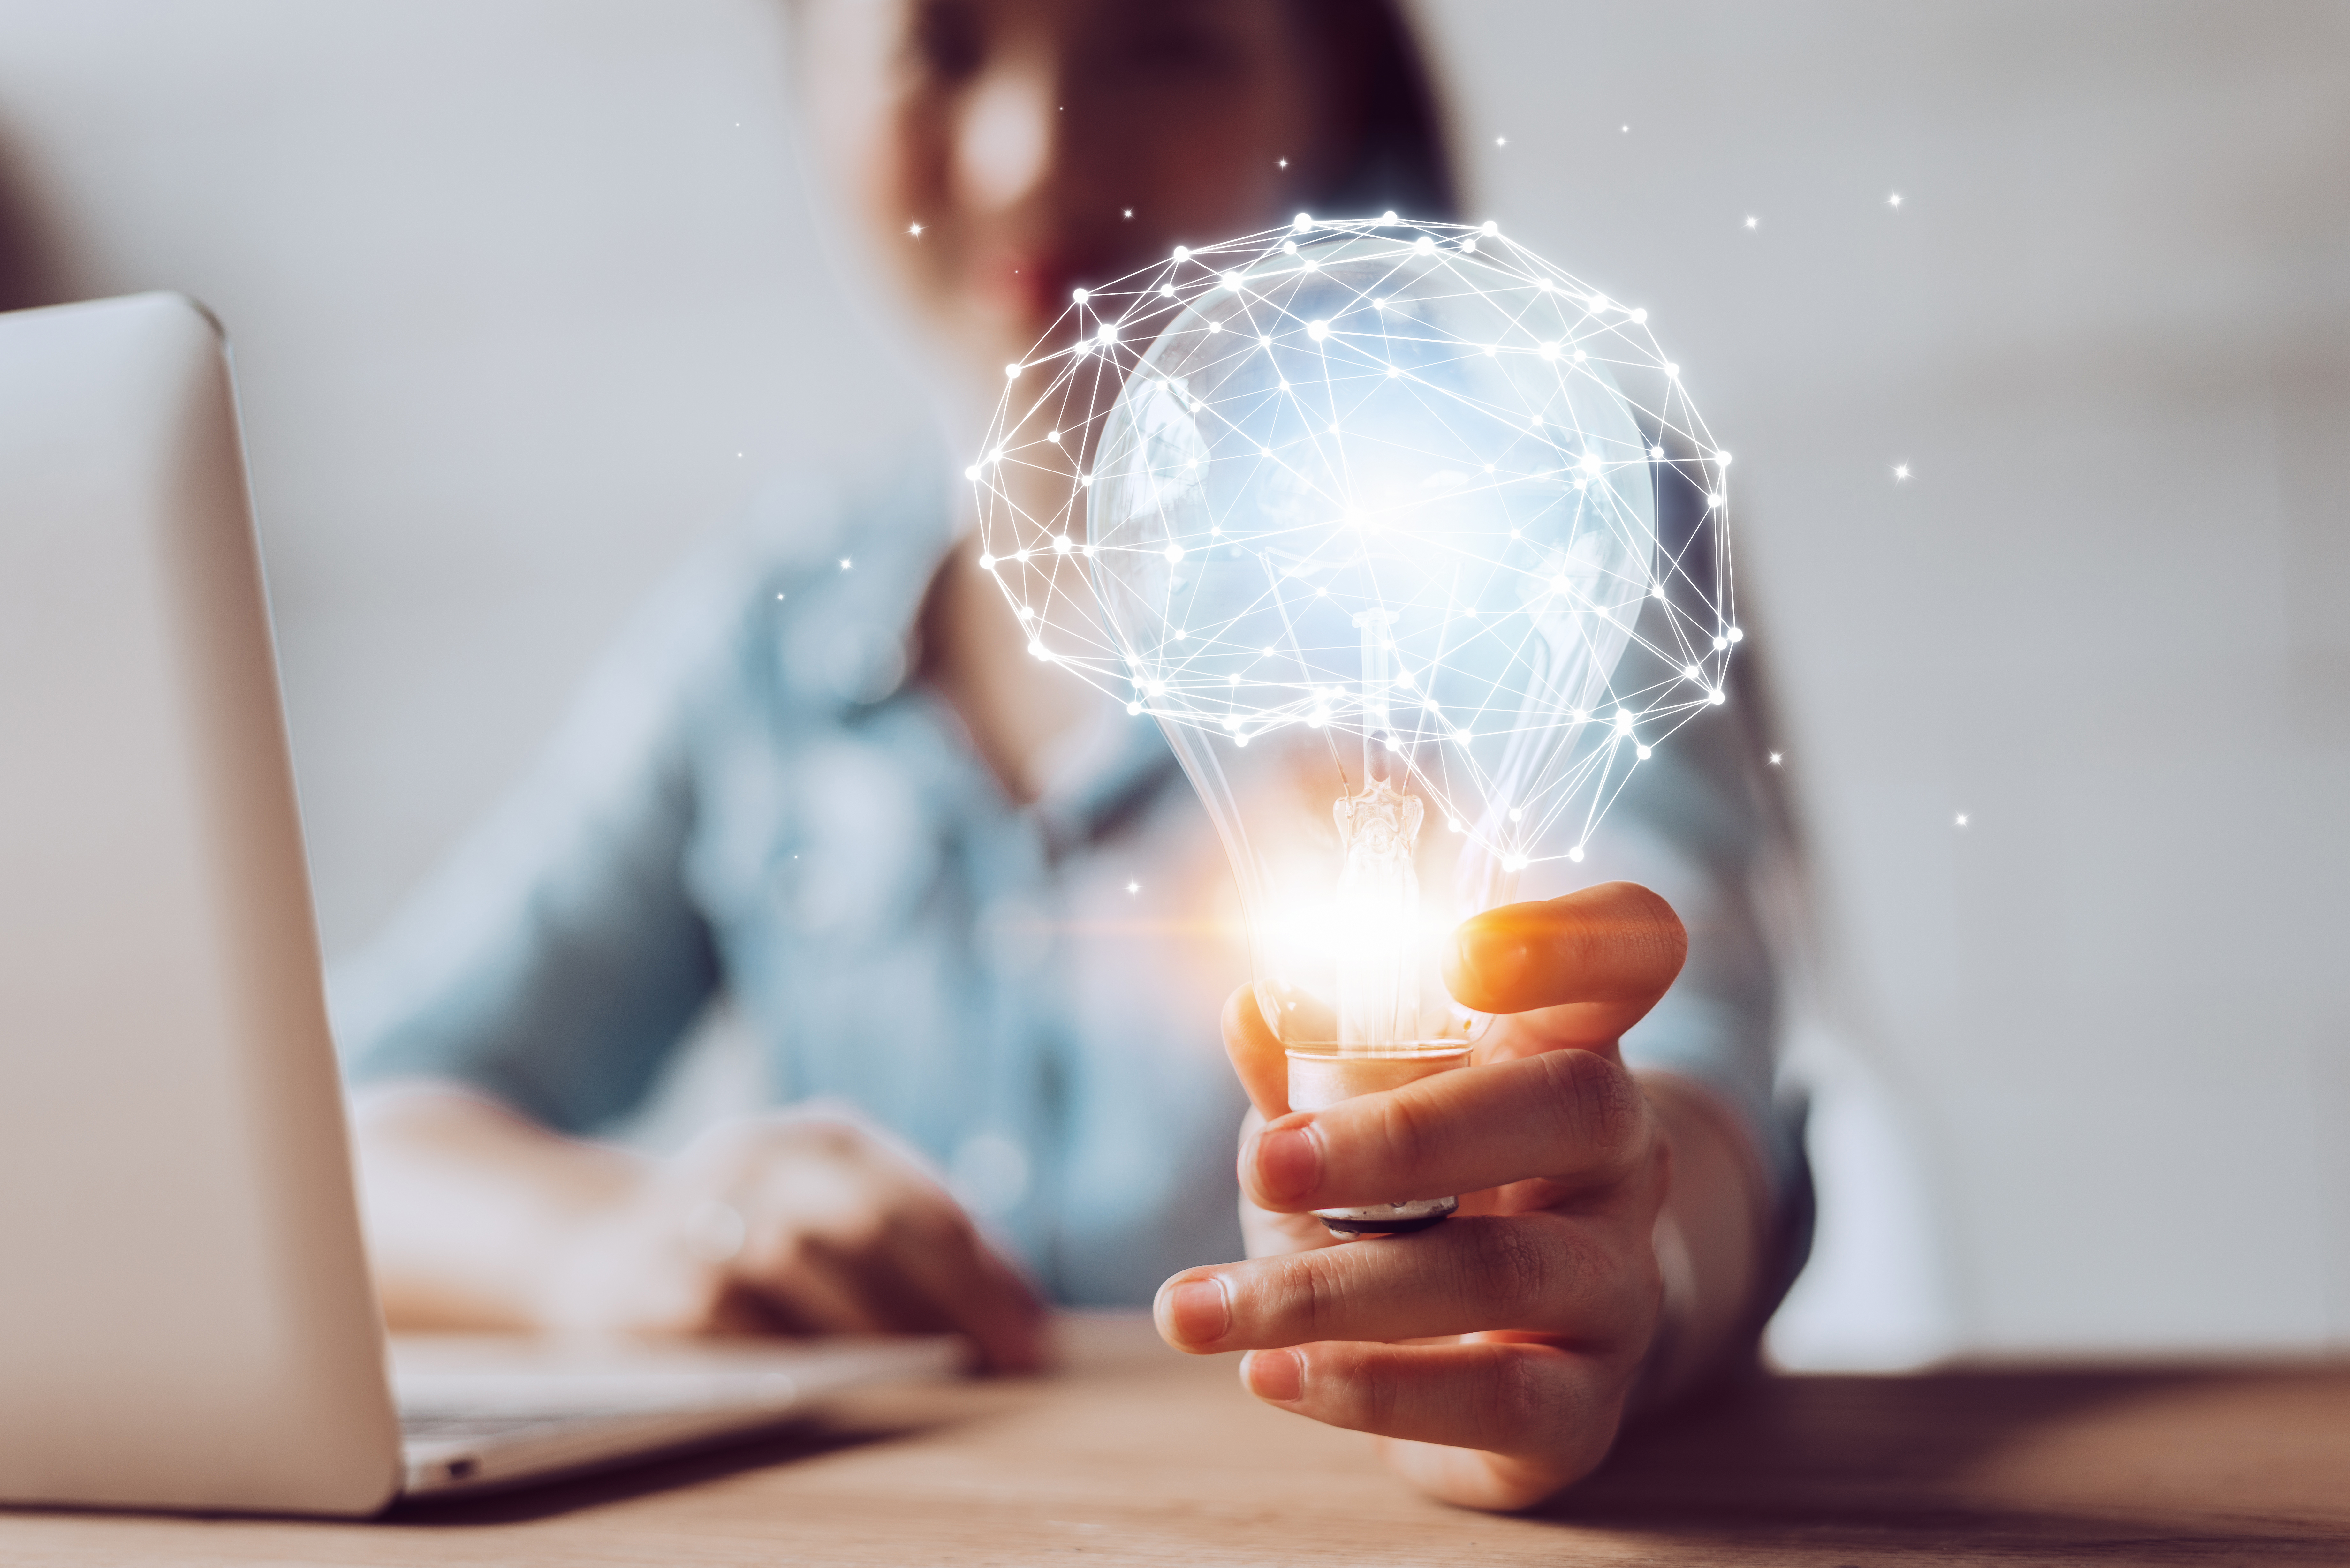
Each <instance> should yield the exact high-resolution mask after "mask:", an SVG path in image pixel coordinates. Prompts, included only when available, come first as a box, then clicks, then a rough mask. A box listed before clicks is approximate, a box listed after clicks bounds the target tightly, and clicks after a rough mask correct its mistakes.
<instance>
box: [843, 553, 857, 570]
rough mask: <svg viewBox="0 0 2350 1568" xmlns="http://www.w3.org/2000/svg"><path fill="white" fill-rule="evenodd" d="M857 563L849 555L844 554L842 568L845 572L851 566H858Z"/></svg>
mask: <svg viewBox="0 0 2350 1568" xmlns="http://www.w3.org/2000/svg"><path fill="white" fill-rule="evenodd" d="M856 565H857V563H856V562H855V561H853V560H851V559H849V558H848V557H847V556H842V557H841V558H840V569H841V570H842V571H844V572H845V571H847V570H848V569H849V568H850V567H852V566H856Z"/></svg>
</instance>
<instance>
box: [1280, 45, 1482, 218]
mask: <svg viewBox="0 0 2350 1568" xmlns="http://www.w3.org/2000/svg"><path fill="white" fill-rule="evenodd" d="M1288 5H1289V8H1290V18H1291V23H1292V26H1295V29H1296V34H1297V36H1298V38H1299V40H1300V41H1301V42H1302V43H1304V44H1305V46H1306V47H1309V48H1312V49H1313V50H1314V51H1315V53H1316V54H1317V55H1318V56H1319V57H1320V58H1321V59H1322V60H1323V61H1324V62H1325V65H1326V69H1327V70H1328V71H1329V73H1330V76H1329V79H1330V82H1331V84H1332V86H1333V88H1334V90H1333V92H1332V94H1331V98H1332V100H1333V103H1332V108H1333V110H1334V113H1335V115H1336V117H1337V118H1338V119H1339V122H1340V124H1341V125H1342V127H1343V128H1344V129H1345V130H1346V131H1347V132H1349V133H1350V134H1347V135H1344V136H1341V137H1339V138H1338V139H1337V142H1336V144H1337V146H1338V147H1339V148H1340V149H1342V150H1343V151H1342V152H1341V155H1340V159H1339V161H1338V164H1337V166H1336V168H1334V169H1332V170H1331V171H1329V178H1328V179H1327V180H1326V182H1315V184H1314V185H1313V186H1311V187H1309V190H1310V192H1311V194H1310V196H1309V197H1308V205H1309V208H1311V207H1315V206H1318V207H1319V208H1320V209H1321V210H1322V211H1324V212H1326V213H1334V214H1335V213H1346V214H1350V215H1351V214H1356V213H1379V212H1386V211H1388V210H1389V209H1392V210H1394V211H1395V212H1397V213H1401V214H1402V215H1403V216H1405V217H1407V218H1435V219H1443V220H1449V219H1455V218H1457V217H1458V216H1459V215H1460V196H1459V192H1458V191H1457V190H1456V188H1455V186H1454V184H1453V179H1452V157H1451V149H1450V148H1449V147H1448V146H1447V144H1446V143H1447V138H1446V136H1445V133H1444V117H1443V113H1442V110H1441V109H1440V107H1439V105H1438V103H1437V99H1436V89H1435V87H1434V85H1433V84H1432V82H1431V81H1430V78H1429V73H1428V66H1427V62H1426V61H1425V60H1424V59H1423V58H1422V57H1421V55H1420V49H1419V39H1418V38H1416V37H1415V36H1413V34H1412V28H1411V24H1410V23H1409V21H1407V20H1406V19H1405V17H1404V14H1403V7H1402V5H1401V4H1400V0H1288Z"/></svg>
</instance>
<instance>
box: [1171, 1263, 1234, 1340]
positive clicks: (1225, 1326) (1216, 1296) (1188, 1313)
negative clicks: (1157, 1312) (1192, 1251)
mask: <svg viewBox="0 0 2350 1568" xmlns="http://www.w3.org/2000/svg"><path fill="white" fill-rule="evenodd" d="M1167 1326H1168V1327H1169V1328H1170V1329H1171V1330H1173V1331H1174V1334H1175V1337H1176V1338H1178V1339H1180V1340H1181V1341H1182V1342H1183V1343H1184V1344H1186V1345H1213V1344H1214V1343H1215V1342H1216V1341H1218V1340H1220V1339H1222V1338H1223V1337H1224V1334H1225V1332H1226V1331H1227V1330H1229V1329H1230V1328H1231V1327H1232V1302H1231V1299H1230V1298H1229V1297H1227V1296H1226V1295H1225V1293H1224V1282H1223V1281H1222V1279H1221V1278H1219V1277H1218V1276H1216V1275H1213V1274H1211V1275H1209V1276H1208V1277H1207V1278H1206V1279H1204V1280H1186V1281H1184V1282H1182V1283H1181V1284H1180V1285H1177V1286H1176V1287H1175V1288H1174V1289H1172V1290H1170V1291H1169V1292H1168V1293H1167Z"/></svg>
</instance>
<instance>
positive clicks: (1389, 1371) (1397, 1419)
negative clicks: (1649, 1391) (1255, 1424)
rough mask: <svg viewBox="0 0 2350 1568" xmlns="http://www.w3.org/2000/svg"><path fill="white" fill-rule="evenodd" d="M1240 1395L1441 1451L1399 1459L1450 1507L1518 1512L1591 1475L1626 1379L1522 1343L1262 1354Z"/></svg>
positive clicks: (1246, 1371)
mask: <svg viewBox="0 0 2350 1568" xmlns="http://www.w3.org/2000/svg"><path fill="white" fill-rule="evenodd" d="M1241 1383H1242V1386H1243V1387H1245V1388H1247V1389H1248V1391H1249V1392H1250V1393H1252V1394H1253V1395H1255V1396H1256V1397H1258V1398H1260V1399H1263V1400H1264V1401H1265V1402H1266V1403H1267V1404H1270V1405H1278V1406H1280V1407H1282V1408H1283V1409H1284V1410H1294V1411H1295V1412H1296V1413H1297V1414H1299V1415H1301V1416H1308V1417H1312V1418H1313V1419H1315V1420H1316V1421H1321V1422H1325V1423H1326V1424H1327V1425H1330V1426H1333V1427H1346V1428H1352V1429H1353V1430H1356V1431H1358V1432H1376V1433H1378V1434H1379V1435H1380V1436H1382V1437H1387V1438H1404V1439H1407V1440H1409V1441H1410V1442H1413V1443H1426V1444H1435V1445H1440V1446H1441V1447H1442V1448H1444V1449H1451V1450H1453V1451H1454V1452H1455V1453H1456V1454H1457V1455H1458V1456H1459V1457H1458V1458H1457V1459H1440V1458H1439V1457H1438V1456H1419V1455H1414V1456H1408V1457H1406V1462H1407V1463H1411V1464H1415V1465H1416V1466H1417V1467H1418V1468H1419V1469H1420V1471H1421V1472H1422V1473H1423V1474H1424V1475H1425V1476H1426V1477H1427V1479H1428V1480H1430V1482H1431V1483H1432V1484H1436V1485H1438V1486H1440V1488H1441V1490H1440V1492H1439V1495H1440V1496H1444V1497H1445V1498H1446V1499H1447V1500H1448V1501H1454V1502H1461V1503H1465V1504H1467V1505H1469V1506H1471V1507H1477V1508H1523V1507H1526V1506H1527V1505H1528V1504H1530V1503H1534V1502H1539V1501H1541V1500H1542V1499H1543V1498H1544V1497H1547V1496H1548V1495H1549V1494H1550V1493H1552V1492H1554V1491H1555V1490H1558V1489H1559V1488H1560V1487H1562V1486H1565V1485H1566V1484H1567V1483H1568V1482H1569V1481H1572V1480H1577V1479H1579V1478H1580V1477H1582V1476H1584V1475H1586V1474H1587V1473H1589V1472H1590V1471H1591V1470H1592V1469H1594V1468H1595V1467H1596V1466H1597V1465H1598V1463H1599V1461H1600V1460H1601V1459H1605V1458H1607V1449H1608V1448H1609V1446H1610V1445H1611V1444H1613V1443H1614V1441H1615V1439H1616V1428H1617V1425H1618V1423H1619V1422H1620V1421H1621V1420H1622V1418H1623V1409H1624V1390H1625V1387H1626V1385H1627V1378H1626V1373H1625V1370H1624V1368H1623V1367H1621V1366H1617V1365H1616V1364H1614V1363H1613V1362H1610V1361H1607V1360H1601V1359H1597V1358H1594V1357H1591V1356H1587V1355H1578V1354H1576V1353H1575V1352H1574V1351H1570V1350H1563V1349H1561V1348H1559V1347H1558V1346H1556V1345H1539V1344H1530V1343H1526V1342H1523V1341H1517V1342H1512V1341H1491V1340H1487V1341H1477V1342H1472V1343H1470V1344H1465V1345H1365V1344H1359V1343H1355V1342H1349V1341H1336V1342H1332V1343H1328V1344H1321V1345H1298V1346H1296V1347H1295V1348H1293V1349H1288V1350H1259V1351H1253V1352H1252V1353H1250V1354H1249V1355H1246V1356H1243V1358H1242V1360H1241Z"/></svg>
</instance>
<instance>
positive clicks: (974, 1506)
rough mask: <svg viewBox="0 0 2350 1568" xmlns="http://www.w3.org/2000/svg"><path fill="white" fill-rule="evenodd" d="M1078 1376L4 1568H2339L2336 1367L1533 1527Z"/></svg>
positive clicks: (1821, 1465)
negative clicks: (1268, 1567)
mask: <svg viewBox="0 0 2350 1568" xmlns="http://www.w3.org/2000/svg"><path fill="white" fill-rule="evenodd" d="M1068 1341H1069V1348H1070V1352H1071V1354H1070V1362H1071V1366H1070V1370H1069V1371H1068V1372H1067V1373H1066V1374H1065V1375H1064V1376H1059V1377H1056V1378H1052V1379H1044V1380H1037V1381H1032V1382H1022V1383H1009V1382H1006V1383H967V1384H959V1385H954V1386H934V1387H929V1388H920V1389H912V1388H908V1389H897V1390H891V1391H886V1392H875V1393H873V1394H870V1395H867V1396H864V1397H860V1398H858V1400H856V1401H855V1402H854V1403H853V1404H849V1405H846V1406H843V1407H841V1408H840V1410H839V1411H838V1414H837V1417H836V1418H835V1419H834V1420H833V1421H832V1422H831V1423H830V1424H829V1425H828V1427H827V1428H826V1430H824V1431H823V1432H821V1433H807V1434H803V1435H801V1436H798V1437H794V1438H780V1439H769V1440H767V1441H765V1442H764V1443H760V1444H756V1445H754V1446H751V1447H747V1448H741V1449H733V1450H730V1451H727V1452H723V1453H716V1454H709V1455H703V1456H701V1457H698V1458H689V1459H671V1460H669V1461H666V1462H663V1463H660V1464H655V1465H651V1466H648V1467H644V1468H642V1469H635V1470H630V1471H626V1472H621V1473H619V1474H614V1475H608V1476H605V1477H602V1478H595V1479H588V1480H578V1481H574V1482H570V1483H567V1484H563V1485H558V1486H553V1487H547V1488H543V1489H541V1490H536V1491H532V1492H526V1493H519V1494H515V1495H512V1496H508V1497H504V1498H484V1499H480V1500H476V1501H471V1502H450V1503H443V1504H440V1505H435V1506H422V1505H418V1506H411V1507H407V1508H403V1509H401V1510H398V1511H395V1512H394V1513H393V1514H392V1516H391V1517H390V1518H389V1519H388V1520H384V1521H378V1522H375V1523H369V1524H334V1525H329V1524H316V1523H307V1522H298V1521H254V1520H189V1519H161V1518H138V1517H124V1516H102V1515H73V1514H56V1513H13V1514H11V1513H0V1563H6V1564H8V1565H9V1568H22V1565H27V1564H48V1563H58V1564H94V1563H106V1564H109V1565H115V1564H124V1563H203V1564H226V1563H498V1564H515V1565H525V1568H526V1565H533V1564H552V1563H590V1564H597V1565H598V1568H603V1565H608V1564H619V1563H660V1564H690V1565H699V1564H733V1563H759V1564H763V1565H764V1564H775V1563H1030V1562H1035V1561H1038V1560H1042V1559H1047V1558H1055V1559H1057V1558H1061V1557H1069V1558H1072V1559H1076V1560H1085V1561H1092V1562H1105V1563H1324V1562H1326V1563H1562V1562H1572V1563H1773V1564H1775V1563H1803V1564H1806V1565H1814V1568H1834V1565H1835V1564H1839V1563H1855V1564H1858V1563H1882V1562H1886V1561H1888V1560H1890V1559H1892V1558H1895V1557H1906V1556H1910V1555H1913V1554H1923V1553H1932V1554H1935V1555H1936V1560H1937V1561H1939V1562H1943V1563H2001V1564H2012V1563H2055V1562H2063V1563H2078V1562H2082V1561H2097V1562H2116V1563H2170V1562H2180V1563H2185V1562H2193V1563H2249V1562H2255V1561H2257V1562H2260V1563H2345V1562H2350V1366H2345V1365H2341V1364H2335V1365H2331V1366H2299V1367H2264V1368H2258V1369H2237V1370H2187V1369H2175V1370H2143V1371H2125V1372H2049V1373H2030V1374H2014V1373H2001V1374H1983V1373H1974V1374H1954V1375H1949V1376H1933V1377H1922V1378H1873V1377H1801V1378H1774V1379H1764V1380H1762V1381H1759V1382H1757V1383H1756V1384H1754V1385H1752V1386H1749V1387H1746V1388H1743V1389H1741V1390H1739V1391H1736V1392H1734V1393H1732V1394H1731V1395H1729V1396H1727V1397H1722V1398H1720V1399H1717V1400H1715V1401H1714V1402H1713V1403H1712V1404H1711V1405H1710V1406H1708V1407H1704V1408H1700V1409H1698V1410H1694V1411H1692V1412H1690V1413H1689V1414H1688V1415H1686V1416H1685V1417H1682V1418H1680V1419H1679V1420H1677V1421H1675V1422H1673V1423H1671V1424H1670V1425H1669V1426H1665V1427H1661V1428H1657V1429H1655V1430H1652V1431H1648V1432H1644V1433H1640V1434H1638V1435H1636V1436H1635V1437H1634V1438H1631V1439H1630V1440H1628V1441H1627V1443H1625V1444H1624V1445H1623V1446H1622V1447H1621V1449H1619V1450H1618V1452H1617V1456H1616V1458H1615V1459H1613V1460H1611V1461H1610V1463H1609V1465H1608V1467H1607V1469H1606V1470H1604V1471H1603V1472H1602V1473H1601V1474H1600V1475H1599V1476H1598V1477H1596V1478H1595V1479H1594V1480H1591V1481H1589V1482H1587V1483H1586V1485H1585V1486H1584V1487H1582V1488H1581V1489H1578V1490H1576V1491H1575V1492H1574V1493H1572V1494H1570V1495H1569V1497H1568V1499H1567V1500H1566V1501H1564V1502H1562V1503H1560V1504H1558V1505H1557V1506H1555V1507H1554V1508H1552V1509H1550V1510H1549V1511H1546V1512H1544V1513H1543V1514H1540V1515H1538V1516H1534V1517H1530V1518H1515V1519H1495V1518H1490V1517H1486V1516H1483V1515H1479V1514H1472V1513H1464V1512H1461V1511H1456V1510H1452V1509H1448V1508H1445V1507H1443V1506H1441V1505H1440V1504H1437V1503H1432V1502H1430V1501H1426V1500H1425V1499H1423V1498H1420V1497H1419V1496H1417V1495H1415V1494H1413V1493H1411V1492H1409V1491H1405V1490H1399V1489H1398V1488H1397V1487H1395V1486H1393V1485H1391V1484H1389V1482H1388V1480H1386V1478H1385V1475H1384V1472H1382V1471H1381V1470H1380V1469H1378V1466H1377V1465H1376V1464H1375V1463H1374V1462H1373V1461H1372V1457H1371V1455H1370V1453H1369V1451H1368V1444H1367V1440H1365V1439H1363V1438H1359V1437H1357V1436H1356V1435H1355V1434H1352V1433H1346V1432H1335V1431H1330V1430H1328V1429H1326V1428H1320V1427H1315V1426H1313V1425H1311V1424H1309V1423H1307V1422H1305V1421H1302V1420H1299V1419H1297V1418H1295V1417H1291V1416H1287V1415H1284V1414H1283V1413H1282V1412H1280V1411H1277V1410H1273V1409H1269V1408H1267V1407H1263V1406H1261V1405H1258V1404H1257V1403H1256V1402H1255V1401H1254V1400H1253V1399H1250V1398H1249V1397H1247V1396H1246V1395H1244V1394H1243V1393H1242V1392H1241V1391H1240V1388H1239V1386H1238V1385H1237V1383H1236V1381H1235V1379H1234V1376H1233V1372H1232V1359H1231V1358H1229V1357H1220V1358H1218V1359H1216V1360H1213V1361H1195V1360H1191V1359H1188V1358H1185V1357H1182V1356H1178V1355H1173V1354H1171V1353H1170V1352H1167V1351H1165V1350H1163V1349H1161V1348H1159V1345H1158V1341H1157V1339H1156V1337H1155V1336H1153V1335H1152V1334H1151V1333H1150V1330H1149V1325H1148V1324H1145V1323H1143V1322H1141V1321H1140V1320H1139V1319H1136V1320H1128V1319H1113V1320H1103V1319H1095V1320H1077V1321H1075V1322H1073V1323H1072V1324H1070V1325H1069V1334H1068Z"/></svg>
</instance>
